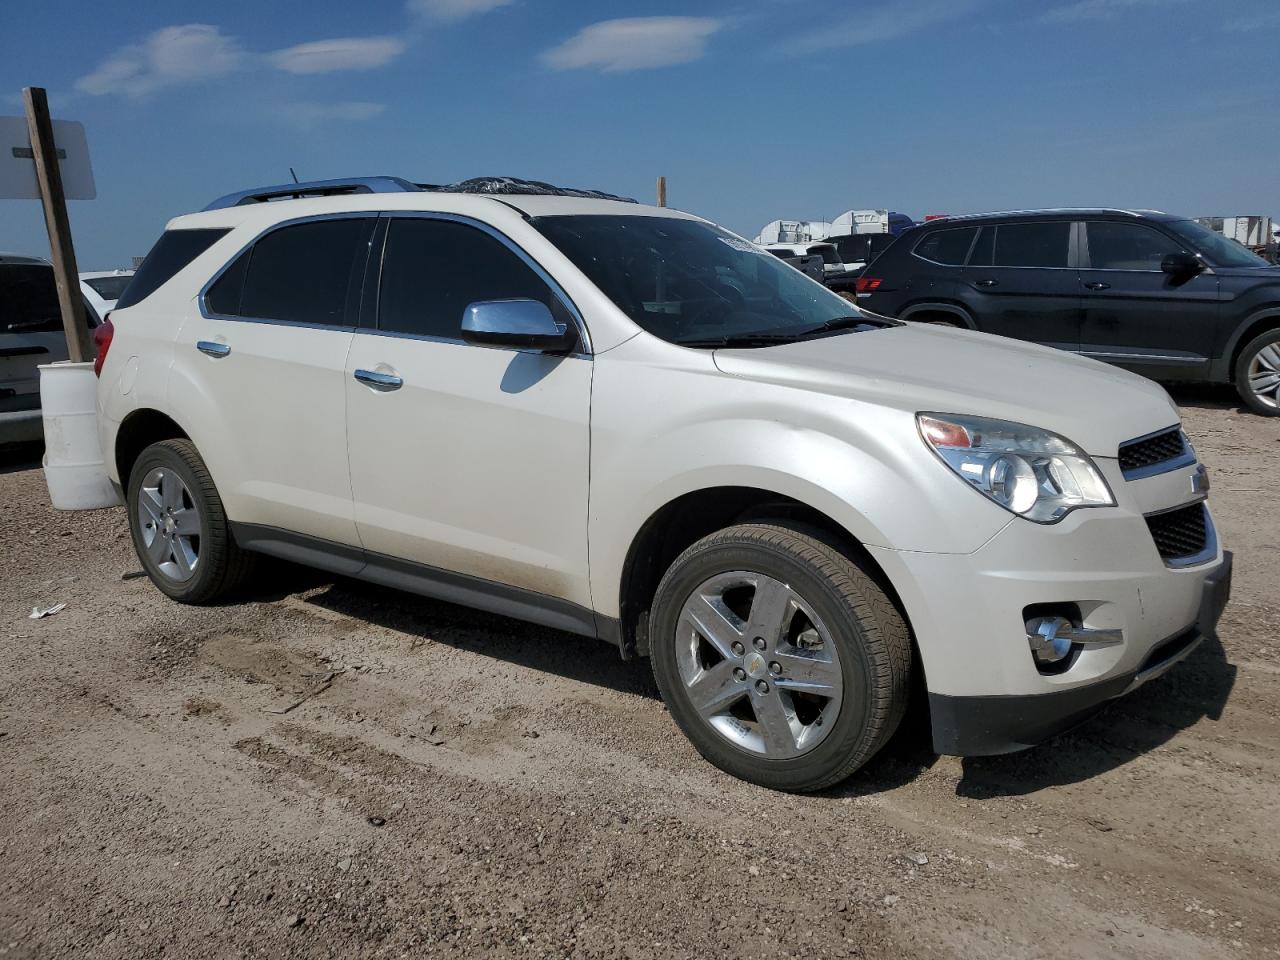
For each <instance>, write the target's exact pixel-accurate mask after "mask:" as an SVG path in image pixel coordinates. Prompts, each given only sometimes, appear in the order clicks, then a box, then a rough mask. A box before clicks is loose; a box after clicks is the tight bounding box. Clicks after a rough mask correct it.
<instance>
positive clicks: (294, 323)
mask: <svg viewBox="0 0 1280 960" xmlns="http://www.w3.org/2000/svg"><path fill="white" fill-rule="evenodd" d="M378 216H379V214H378V211H376V210H362V211H359V212H350V213H319V214H313V215H312V216H309V217H293V218H291V219H289V220H280V221H278V222H276V223H273V224H271V225H270V226H268V227H266V228H265V229H263V230H261V231H260V232H258V233H257V234H255V235H254V237H253V239H251V240H249V241H247V242H246V243H244V244H242V245H241V246H240V248H239V249H238V250H236V252H235V253H234V254H232V255H231V256H230V257H228V258H227V259H226V262H224V263H223V264H222V266H221V267H219V268H218V270H217V272H216V273H214V275H213V276H212V277H210V278H209V280H208V281H207V282H206V283H205V285H204V286H203V287H201V288H200V292H199V293H198V294H196V304H197V306H198V308H199V310H200V316H202V317H204V318H205V319H206V320H226V321H229V322H233V323H235V322H238V323H261V324H266V325H267V326H276V327H297V328H298V329H300V330H333V331H336V332H339V333H353V332H355V329H356V325H355V324H346V323H343V324H335V323H315V322H312V321H310V320H277V319H275V318H273V317H237V316H231V315H230V314H226V313H218V312H216V311H214V310H210V309H209V305H208V304H207V303H206V302H205V298H206V297H207V296H208V294H209V290H210V289H211V288H212V287H213V285H214V284H215V283H217V282H218V281H219V280H220V279H222V275H223V274H224V273H226V272H227V271H228V270H229V269H231V265H232V264H234V263H235V262H236V261H237V260H239V259H240V258H241V257H242V256H244V254H245V251H246V250H248V249H249V248H250V247H252V246H253V245H254V244H255V243H257V242H258V241H259V240H261V239H262V238H263V237H265V236H267V235H268V234H270V233H275V232H276V231H277V230H282V229H284V228H285V227H294V226H298V225H299V224H303V223H314V222H317V221H321V220H377V219H378ZM370 239H371V240H372V238H370ZM353 266H354V264H353ZM362 272H363V271H362ZM344 308H345V303H344ZM357 319H358V318H357Z"/></svg>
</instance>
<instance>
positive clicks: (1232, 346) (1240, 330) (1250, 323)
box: [1209, 304, 1280, 383]
mask: <svg viewBox="0 0 1280 960" xmlns="http://www.w3.org/2000/svg"><path fill="white" fill-rule="evenodd" d="M1273 327H1280V304H1276V305H1273V306H1268V307H1263V308H1262V309H1261V310H1257V311H1255V312H1254V313H1251V314H1250V315H1249V316H1248V317H1246V318H1245V319H1244V320H1242V321H1241V322H1240V323H1238V324H1237V325H1236V327H1235V329H1234V330H1232V331H1231V333H1230V335H1228V337H1227V342H1226V343H1225V344H1224V345H1223V347H1222V353H1221V354H1220V355H1219V356H1218V357H1216V358H1215V359H1214V360H1213V362H1212V364H1210V372H1209V379H1211V380H1214V381H1218V382H1221V383H1230V382H1231V381H1232V380H1233V379H1234V378H1235V365H1236V364H1235V359H1236V351H1237V350H1239V349H1240V347H1242V346H1243V345H1244V344H1245V343H1247V342H1248V341H1250V340H1252V339H1253V338H1254V337H1255V336H1257V335H1258V334H1259V333H1261V332H1262V331H1263V330H1267V329H1270V328H1273Z"/></svg>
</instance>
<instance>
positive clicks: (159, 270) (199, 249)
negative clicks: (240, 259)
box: [116, 230, 230, 310]
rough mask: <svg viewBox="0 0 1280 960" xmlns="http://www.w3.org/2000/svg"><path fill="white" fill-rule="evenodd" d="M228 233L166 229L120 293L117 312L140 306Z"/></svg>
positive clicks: (221, 231)
mask: <svg viewBox="0 0 1280 960" xmlns="http://www.w3.org/2000/svg"><path fill="white" fill-rule="evenodd" d="M229 232H230V231H228V230H166V231H165V232H164V233H162V234H160V239H159V240H157V241H156V245H155V246H154V247H152V248H151V252H150V253H148V254H147V259H145V260H143V261H142V266H140V267H138V271H137V273H135V274H134V275H133V279H132V280H130V281H129V285H128V286H127V287H125V288H124V293H122V294H120V299H119V300H117V301H116V309H117V310H122V309H124V308H125V307H132V306H133V305H134V304H135V303H141V302H142V301H143V300H145V299H146V298H147V297H149V296H151V294H153V293H155V292H156V291H157V290H159V289H160V287H162V286H163V285H164V284H166V283H168V282H169V280H170V279H171V278H172V277H173V275H174V274H175V273H177V272H178V271H179V270H181V269H182V268H183V267H185V266H186V265H187V264H189V263H190V262H191V261H192V260H194V259H195V258H196V257H198V256H200V254H202V253H204V252H205V251H206V250H208V249H209V248H210V247H211V246H213V245H214V243H215V242H217V241H218V240H221V239H222V238H223V237H224V236H226V235H227V233H229Z"/></svg>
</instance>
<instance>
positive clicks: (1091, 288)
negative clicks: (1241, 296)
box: [1080, 220, 1219, 380]
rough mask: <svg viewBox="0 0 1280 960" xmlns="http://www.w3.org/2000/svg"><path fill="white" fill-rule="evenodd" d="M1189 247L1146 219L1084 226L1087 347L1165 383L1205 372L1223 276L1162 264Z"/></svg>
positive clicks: (1082, 273) (1084, 343) (1082, 274)
mask: <svg viewBox="0 0 1280 960" xmlns="http://www.w3.org/2000/svg"><path fill="white" fill-rule="evenodd" d="M1190 252H1191V251H1190V250H1188V249H1187V247H1186V246H1185V244H1183V243H1182V242H1181V241H1179V240H1177V239H1175V238H1174V237H1172V236H1170V235H1169V234H1166V233H1165V232H1164V231H1162V230H1157V229H1155V228H1154V227H1150V226H1148V225H1146V224H1142V223H1129V222H1126V221H1117V220H1093V221H1089V222H1088V223H1087V224H1085V239H1084V241H1083V243H1082V244H1081V260H1082V263H1081V269H1080V283H1081V285H1082V288H1083V296H1084V320H1083V323H1082V326H1081V331H1080V349H1081V352H1082V353H1084V354H1085V355H1086V356H1090V357H1096V358H1097V359H1099V360H1106V361H1107V362H1109V363H1116V364H1119V365H1121V366H1124V367H1128V368H1129V369H1131V370H1134V371H1135V372H1137V373H1141V374H1144V375H1146V376H1149V377H1154V378H1156V379H1161V380H1178V379H1184V378H1185V379H1199V378H1200V377H1202V376H1205V375H1207V374H1208V372H1209V358H1210V356H1211V355H1212V354H1213V347H1214V337H1215V335H1216V332H1217V319H1218V310H1219V297H1218V278H1217V277H1216V276H1215V275H1214V274H1213V273H1212V272H1211V271H1208V270H1206V271H1204V272H1201V273H1199V274H1196V275H1195V276H1192V277H1185V276H1184V277H1178V276H1170V275H1169V274H1167V273H1164V272H1163V271H1162V270H1161V269H1160V263H1161V261H1163V260H1164V258H1165V257H1167V256H1168V255H1169V254H1172V253H1190Z"/></svg>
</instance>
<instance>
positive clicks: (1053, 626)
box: [1027, 617, 1075, 665]
mask: <svg viewBox="0 0 1280 960" xmlns="http://www.w3.org/2000/svg"><path fill="white" fill-rule="evenodd" d="M1074 632H1075V631H1074V629H1073V627H1072V626H1071V621H1070V620H1068V619H1067V618H1066V617H1037V618H1035V619H1034V620H1028V621H1027V641H1028V642H1029V643H1030V644H1031V655H1032V656H1033V657H1035V660H1036V663H1042V664H1046V665H1050V664H1055V663H1061V662H1062V661H1063V660H1065V659H1066V658H1067V657H1069V656H1070V655H1071V644H1072V639H1073V638H1072V635H1073V633H1074Z"/></svg>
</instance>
